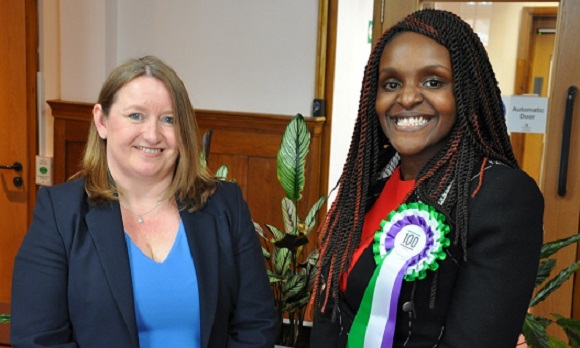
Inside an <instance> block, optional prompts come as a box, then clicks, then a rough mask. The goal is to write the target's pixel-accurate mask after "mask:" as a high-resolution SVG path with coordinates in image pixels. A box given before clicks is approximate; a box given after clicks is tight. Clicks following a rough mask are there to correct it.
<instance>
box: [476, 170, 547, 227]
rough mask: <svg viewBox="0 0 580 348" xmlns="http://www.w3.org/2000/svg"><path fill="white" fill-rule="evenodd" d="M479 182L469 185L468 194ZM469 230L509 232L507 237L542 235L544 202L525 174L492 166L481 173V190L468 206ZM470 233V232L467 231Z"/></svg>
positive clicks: (536, 187) (530, 179) (477, 180)
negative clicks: (535, 232)
mask: <svg viewBox="0 0 580 348" xmlns="http://www.w3.org/2000/svg"><path fill="white" fill-rule="evenodd" d="M479 180H480V178H479V177H476V178H474V179H473V180H472V182H471V192H472V193H473V192H474V191H473V190H474V189H475V188H476V187H477V185H478V183H479ZM469 215H470V227H473V228H474V231H475V230H476V228H475V226H479V227H480V230H485V231H487V232H486V233H488V232H489V231H492V230H496V231H503V230H506V232H507V231H509V233H507V234H512V235H516V234H518V233H519V232H517V231H521V234H526V235H529V234H530V233H533V231H537V232H538V235H541V231H542V225H543V215H544V198H543V196H542V193H541V192H540V189H539V188H538V185H537V184H536V182H535V181H534V179H532V178H531V177H530V176H529V175H528V174H526V173H525V172H524V171H522V170H520V169H516V168H511V167H508V166H506V165H503V164H499V163H491V164H490V165H489V166H488V167H487V168H486V170H485V171H484V173H483V181H482V183H481V187H480V189H479V191H478V192H477V194H476V195H475V197H473V198H471V201H470V204H469ZM470 229H471V228H470Z"/></svg>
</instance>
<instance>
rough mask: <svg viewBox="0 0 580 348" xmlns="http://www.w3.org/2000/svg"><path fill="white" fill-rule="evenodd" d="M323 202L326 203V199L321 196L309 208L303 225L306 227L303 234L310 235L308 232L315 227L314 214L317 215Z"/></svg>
mask: <svg viewBox="0 0 580 348" xmlns="http://www.w3.org/2000/svg"><path fill="white" fill-rule="evenodd" d="M324 202H326V197H325V196H322V197H320V198H319V199H318V201H316V203H314V205H313V206H312V208H310V212H309V213H308V215H307V216H306V219H305V220H304V224H305V225H306V231H305V233H306V235H307V236H309V235H310V232H312V229H313V228H314V225H316V213H318V210H320V207H322V205H323V204H324Z"/></svg>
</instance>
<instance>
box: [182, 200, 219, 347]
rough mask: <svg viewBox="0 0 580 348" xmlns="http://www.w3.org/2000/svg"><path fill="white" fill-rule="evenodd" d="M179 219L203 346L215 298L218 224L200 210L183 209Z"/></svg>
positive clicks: (216, 300)
mask: <svg viewBox="0 0 580 348" xmlns="http://www.w3.org/2000/svg"><path fill="white" fill-rule="evenodd" d="M181 219H182V221H183V225H184V227H185V233H186V234H187V242H188V244H189V250H190V252H191V254H192V255H193V262H194V263H195V272H196V275H197V283H198V288H199V306H200V315H201V318H200V322H201V346H202V347H207V346H208V344H209V337H210V335H211V329H212V327H213V323H214V320H215V312H216V308H217V302H218V298H217V297H218V274H217V273H218V267H217V265H218V263H219V249H218V227H217V223H216V219H215V217H214V216H213V215H211V214H208V213H205V212H204V211H200V210H198V211H196V212H194V213H188V212H187V210H184V211H182V212H181Z"/></svg>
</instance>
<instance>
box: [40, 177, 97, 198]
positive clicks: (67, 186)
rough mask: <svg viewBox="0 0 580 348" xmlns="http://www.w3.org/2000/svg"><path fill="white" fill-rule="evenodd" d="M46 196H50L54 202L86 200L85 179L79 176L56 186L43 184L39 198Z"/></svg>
mask: <svg viewBox="0 0 580 348" xmlns="http://www.w3.org/2000/svg"><path fill="white" fill-rule="evenodd" d="M44 197H50V199H51V200H52V201H53V202H54V203H62V204H70V203H72V202H75V201H80V200H85V199H86V192H85V180H84V179H83V178H79V179H75V180H71V181H67V182H65V183H62V184H58V185H55V186H43V187H41V188H40V189H39V190H38V198H39V199H42V198H44Z"/></svg>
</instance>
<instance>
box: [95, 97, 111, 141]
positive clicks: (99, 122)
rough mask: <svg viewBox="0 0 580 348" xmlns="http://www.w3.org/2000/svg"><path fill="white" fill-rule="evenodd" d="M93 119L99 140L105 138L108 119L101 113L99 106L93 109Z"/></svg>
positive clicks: (101, 109) (96, 105)
mask: <svg viewBox="0 0 580 348" xmlns="http://www.w3.org/2000/svg"><path fill="white" fill-rule="evenodd" d="M93 119H94V120H95V126H97V132H99V136H100V137H101V139H106V138H107V121H108V120H109V118H108V117H107V115H105V113H104V112H103V108H102V107H101V104H95V106H94V107H93Z"/></svg>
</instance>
